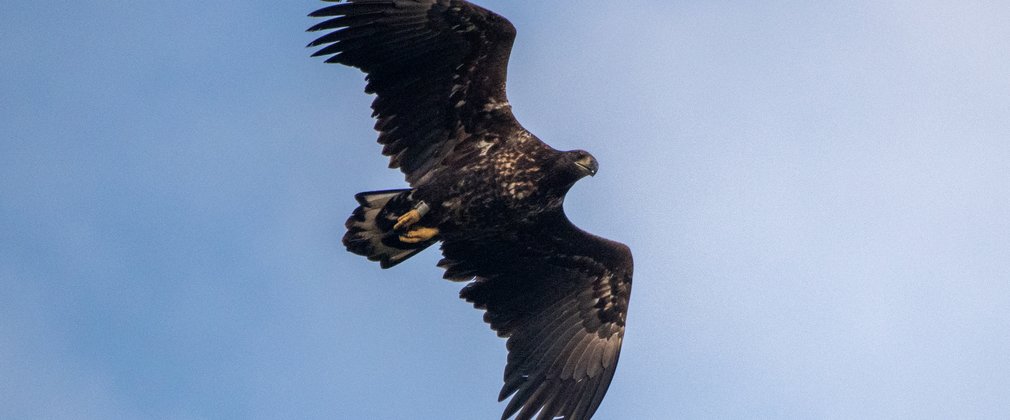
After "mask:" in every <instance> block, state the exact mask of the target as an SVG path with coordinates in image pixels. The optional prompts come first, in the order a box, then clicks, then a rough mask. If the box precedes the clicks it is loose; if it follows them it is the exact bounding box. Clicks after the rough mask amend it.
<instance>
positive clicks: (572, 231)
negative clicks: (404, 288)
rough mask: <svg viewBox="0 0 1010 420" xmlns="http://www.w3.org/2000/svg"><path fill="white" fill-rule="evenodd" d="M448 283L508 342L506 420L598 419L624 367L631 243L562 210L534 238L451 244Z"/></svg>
mask: <svg viewBox="0 0 1010 420" xmlns="http://www.w3.org/2000/svg"><path fill="white" fill-rule="evenodd" d="M442 252H443V254H444V255H445V258H444V259H443V260H442V261H441V262H440V263H439V265H440V266H441V267H443V268H445V269H446V272H445V278H447V279H450V280H456V281H465V280H470V279H474V281H473V282H471V283H470V284H468V285H467V286H466V287H464V288H463V289H462V291H460V297H462V298H463V299H465V300H467V301H468V302H471V303H473V305H474V307H476V308H478V309H483V310H485V311H486V312H485V314H484V320H485V321H486V322H488V323H489V324H491V328H492V329H494V330H495V331H497V332H498V335H499V336H501V337H508V341H507V343H506V346H507V348H508V351H509V355H508V364H507V365H506V367H505V378H504V379H505V385H504V386H503V387H502V390H501V393H500V394H499V395H498V399H499V401H502V400H504V399H505V398H508V397H509V396H510V395H511V396H512V398H511V400H510V401H509V403H508V405H507V406H506V408H505V412H504V414H503V415H502V419H507V418H509V417H511V416H512V415H515V414H516V413H517V412H518V413H519V415H518V416H517V417H516V419H531V418H533V416H534V415H537V413H538V412H539V416H538V417H537V418H538V419H554V418H555V417H557V416H564V418H565V419H567V420H583V419H588V418H590V417H591V416H592V415H593V413H594V412H595V411H596V409H597V407H599V405H600V402H601V401H602V400H603V396H604V394H605V393H606V392H607V388H608V387H609V386H610V381H611V379H612V378H613V376H614V371H615V370H616V368H617V360H618V358H619V356H620V353H621V343H622V341H623V338H624V325H625V320H626V318H627V314H628V299H629V297H630V294H631V277H632V267H633V263H632V257H631V251H630V250H629V249H628V247H627V246H625V245H624V244H621V243H618V242H614V241H610V240H607V239H603V238H600V237H597V236H594V235H591V234H589V233H586V232H584V231H582V230H580V229H579V228H577V227H575V226H574V225H573V224H572V223H571V222H569V221H568V219H567V218H566V217H565V216H564V214H563V213H562V212H561V211H558V212H557V215H556V216H555V217H551V218H548V219H547V220H545V221H544V223H541V224H538V225H537V226H536V228H533V229H521V230H518V231H512V232H499V233H495V234H488V235H485V236H483V237H481V236H478V237H474V238H467V239H464V240H451V239H449V240H446V241H445V242H444V243H443V245H442Z"/></svg>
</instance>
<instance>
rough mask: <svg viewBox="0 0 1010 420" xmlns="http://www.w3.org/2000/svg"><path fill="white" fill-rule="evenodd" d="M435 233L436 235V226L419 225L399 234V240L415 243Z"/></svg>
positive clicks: (433, 235)
mask: <svg viewBox="0 0 1010 420" xmlns="http://www.w3.org/2000/svg"><path fill="white" fill-rule="evenodd" d="M435 235H438V228H431V227H419V228H417V229H411V230H409V231H407V233H404V234H403V235H400V242H404V243H408V244H416V243H419V242H424V241H427V240H429V239H431V238H434V237H435Z"/></svg>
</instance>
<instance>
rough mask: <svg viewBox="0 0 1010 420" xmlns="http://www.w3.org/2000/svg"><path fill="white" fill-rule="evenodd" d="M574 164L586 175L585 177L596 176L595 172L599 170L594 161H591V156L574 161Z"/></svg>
mask: <svg viewBox="0 0 1010 420" xmlns="http://www.w3.org/2000/svg"><path fill="white" fill-rule="evenodd" d="M575 164H576V165H578V167H579V169H582V170H583V171H584V172H585V173H586V175H589V176H594V175H596V171H598V170H599V169H600V165H599V164H598V163H596V159H593V157H592V156H586V157H584V158H582V159H579V160H577V161H575Z"/></svg>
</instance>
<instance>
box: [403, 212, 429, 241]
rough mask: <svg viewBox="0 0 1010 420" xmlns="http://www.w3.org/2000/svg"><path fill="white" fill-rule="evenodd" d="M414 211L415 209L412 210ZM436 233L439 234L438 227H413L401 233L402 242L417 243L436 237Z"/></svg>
mask: <svg viewBox="0 0 1010 420" xmlns="http://www.w3.org/2000/svg"><path fill="white" fill-rule="evenodd" d="M413 211H414V210H411V212H413ZM436 235H438V228H433V227H419V228H415V229H411V230H409V231H407V233H404V234H403V235H400V242H404V243H408V244H416V243H419V242H424V241H427V240H429V239H431V238H434V237H435V236H436Z"/></svg>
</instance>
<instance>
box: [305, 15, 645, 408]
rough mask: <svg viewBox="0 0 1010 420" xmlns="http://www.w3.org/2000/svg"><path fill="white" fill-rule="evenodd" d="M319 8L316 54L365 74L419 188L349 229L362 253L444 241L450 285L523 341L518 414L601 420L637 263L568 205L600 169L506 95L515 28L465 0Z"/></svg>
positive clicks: (387, 134)
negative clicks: (537, 131) (558, 146)
mask: <svg viewBox="0 0 1010 420" xmlns="http://www.w3.org/2000/svg"><path fill="white" fill-rule="evenodd" d="M335 2H336V3H337V4H335V5H332V6H329V7H326V8H323V9H320V10H318V11H316V12H313V13H312V14H311V16H314V17H323V18H326V20H325V21H323V22H321V23H319V24H317V25H315V26H313V27H312V28H310V31H327V33H326V34H324V35H323V36H321V37H320V38H318V39H317V40H315V41H313V42H312V43H311V44H309V45H310V46H321V47H322V48H321V49H320V50H319V51H318V52H316V53H315V55H323V56H329V58H328V59H327V60H326V61H327V62H331V63H340V64H344V65H347V66H351V67H356V68H358V69H361V70H362V71H364V72H365V73H366V74H367V77H366V80H367V84H366V86H365V91H366V92H368V93H373V94H375V95H376V97H375V100H374V102H373V103H372V109H373V116H374V117H375V118H376V124H375V128H376V130H377V131H378V132H379V138H378V142H379V143H380V144H382V146H383V148H382V152H383V154H385V155H387V156H389V157H390V167H393V168H399V169H400V170H401V171H403V173H404V175H405V177H406V180H407V182H408V183H409V184H410V185H409V188H402V189H394V190H384V191H368V192H362V193H359V194H357V195H356V196H355V199H356V200H357V201H358V204H359V206H358V207H357V208H356V209H355V210H354V211H353V212H352V214H351V216H350V218H348V220H347V222H346V226H347V233H346V234H345V235H344V238H343V243H344V245H345V246H346V247H347V249H348V250H349V251H351V252H353V253H356V254H360V255H363V256H365V257H367V258H369V259H371V260H374V261H378V262H379V263H380V265H381V266H382V267H383V268H389V267H393V266H395V265H397V264H399V263H400V262H402V261H404V260H406V259H407V258H410V257H411V256H413V255H415V254H417V253H418V252H421V251H423V250H424V249H426V248H428V247H430V246H431V245H434V244H436V243H440V244H441V252H442V255H443V256H444V258H443V259H442V260H441V261H439V263H438V265H439V266H440V267H442V268H444V269H445V274H444V276H443V277H444V278H446V279H448V280H452V281H460V282H467V283H466V285H465V286H464V287H463V288H462V290H461V291H460V297H461V298H462V299H464V300H466V301H467V302H470V303H472V304H473V306H474V307H475V308H477V309H480V310H483V311H484V320H485V321H486V322H487V323H488V324H490V326H491V328H492V329H493V330H494V331H495V332H497V334H498V335H499V336H501V337H504V338H507V341H506V348H507V349H508V360H507V364H506V367H505V374H504V385H503V386H502V389H501V392H500V393H499V395H498V400H499V401H504V400H505V399H509V402H508V404H507V405H506V407H505V409H504V412H503V414H502V419H507V418H511V417H513V416H514V418H515V419H532V418H534V417H535V418H537V419H541V420H542V419H556V418H563V419H567V420H585V419H589V418H590V417H592V415H593V413H595V412H596V410H597V408H598V407H599V405H600V403H601V402H602V400H603V397H604V395H605V394H606V391H607V388H608V387H609V386H610V383H611V380H612V379H613V376H614V373H615V371H616V368H617V362H618V359H619V358H620V350H621V344H622V343H623V339H624V329H625V323H626V320H627V313H628V302H629V298H630V295H631V284H632V271H633V262H632V256H631V251H630V249H629V248H628V247H627V246H625V245H624V244H621V243H619V242H615V241H611V240H608V239H604V238H601V237H598V236H595V235H592V234H590V233H587V232H585V231H583V230H581V229H579V228H578V227H576V226H575V225H574V224H572V223H571V222H570V221H569V220H568V218H567V216H566V215H565V213H564V208H563V204H564V199H565V195H566V194H567V193H568V191H569V189H570V188H571V187H572V186H573V185H574V184H575V183H576V182H577V181H578V180H580V179H582V178H584V177H586V176H592V175H595V174H596V171H597V169H598V164H597V162H596V159H595V158H593V156H592V155H590V154H589V153H588V152H585V151H582V150H573V151H559V150H555V149H554V148H552V147H550V146H548V145H547V144H546V143H544V142H543V141H541V140H540V139H539V138H537V137H536V136H535V135H533V134H532V133H530V132H529V131H527V130H526V129H525V128H523V127H522V125H521V124H520V123H519V122H518V121H516V119H515V116H514V115H513V114H512V109H511V105H509V102H508V99H507V97H506V95H505V80H506V73H507V66H508V59H509V54H510V52H511V48H512V42H513V40H514V39H515V34H516V31H515V27H513V26H512V24H511V23H509V22H508V20H506V19H505V18H503V17H501V16H499V15H497V14H495V13H493V12H491V11H488V10H486V9H483V8H481V7H478V6H475V5H473V4H471V3H469V2H467V1H464V0H347V1H339V0H337V1H335Z"/></svg>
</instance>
